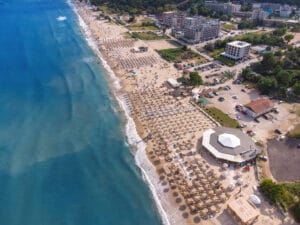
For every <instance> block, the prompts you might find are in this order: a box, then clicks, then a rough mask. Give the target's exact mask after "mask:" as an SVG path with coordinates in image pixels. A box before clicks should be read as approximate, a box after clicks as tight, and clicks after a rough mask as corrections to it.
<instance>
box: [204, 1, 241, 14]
mask: <svg viewBox="0 0 300 225" xmlns="http://www.w3.org/2000/svg"><path fill="white" fill-rule="evenodd" d="M204 4H205V6H206V7H207V8H209V9H211V10H214V11H217V12H223V13H225V14H233V13H236V12H239V11H240V10H241V7H242V6H241V5H240V4H232V3H231V2H228V3H219V2H216V1H205V3H204Z"/></svg>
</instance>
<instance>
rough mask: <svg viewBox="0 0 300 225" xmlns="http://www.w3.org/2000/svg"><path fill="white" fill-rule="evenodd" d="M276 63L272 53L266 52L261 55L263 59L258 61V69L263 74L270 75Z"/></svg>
mask: <svg viewBox="0 0 300 225" xmlns="http://www.w3.org/2000/svg"><path fill="white" fill-rule="evenodd" d="M277 64H278V60H276V58H275V57H274V54H273V53H271V52H270V53H266V54H265V55H264V56H263V60H262V61H261V63H260V70H261V73H262V74H263V75H270V74H271V73H272V72H273V70H274V68H275V67H276V65H277Z"/></svg>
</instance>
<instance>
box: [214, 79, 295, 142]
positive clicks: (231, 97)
mask: <svg viewBox="0 0 300 225" xmlns="http://www.w3.org/2000/svg"><path fill="white" fill-rule="evenodd" d="M226 84H227V85H225V84H222V85H217V86H214V88H215V89H221V87H222V89H221V90H219V91H217V92H216V93H217V96H216V95H211V96H213V97H212V98H208V100H209V101H210V102H212V103H213V105H214V106H215V107H217V108H219V109H221V110H222V111H223V112H224V113H227V114H228V115H229V116H230V117H232V118H234V119H237V120H238V121H239V123H240V124H241V125H243V126H245V127H244V128H243V129H244V131H245V132H247V131H253V132H254V134H256V135H255V136H254V138H255V139H256V140H262V141H266V140H267V139H269V138H272V137H275V138H276V137H278V134H276V133H275V132H274V131H275V129H280V130H281V131H283V133H284V132H285V131H287V130H288V129H289V128H290V127H291V126H292V125H293V124H294V122H292V121H295V119H296V115H295V114H291V113H290V110H291V108H292V105H291V104H287V103H282V104H278V101H275V107H277V109H278V112H279V113H278V114H277V113H273V112H272V113H269V115H271V116H269V118H268V119H266V118H264V117H259V118H258V122H256V121H254V120H253V119H252V118H250V117H249V116H247V115H244V114H242V113H241V112H238V111H237V110H236V108H235V107H236V105H244V104H247V103H249V102H250V101H252V100H255V99H257V98H261V97H266V96H262V95H259V93H258V92H257V91H256V90H254V89H248V88H246V87H245V86H244V85H241V84H232V81H228V82H226ZM225 86H229V88H225V90H224V87H225ZM221 99H222V100H221ZM282 121H285V123H282Z"/></svg>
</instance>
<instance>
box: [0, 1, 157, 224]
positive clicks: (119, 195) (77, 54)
mask: <svg viewBox="0 0 300 225" xmlns="http://www.w3.org/2000/svg"><path fill="white" fill-rule="evenodd" d="M0 15H1V20H0V181H1V183H0V184H1V185H0V223H1V224H5V225H65V224H66V225H77V224H78V225H99V224H101V225H102V224H103V225H108V224H109V225H110V224H111V225H114V224H118V225H123V224H124V225H126V224H128V225H139V224H143V225H148V224H149V225H150V224H151V225H156V224H161V222H160V218H159V215H158V213H157V211H156V209H155V205H154V202H153V200H152V198H151V194H150V192H149V189H148V187H147V185H146V184H145V183H144V181H143V180H142V178H141V174H140V172H139V170H138V168H137V167H136V166H135V162H134V159H133V156H132V155H131V153H130V149H129V148H128V146H127V145H126V142H125V137H124V134H123V132H122V130H123V127H124V121H123V120H122V117H121V115H120V114H119V113H118V110H116V108H117V103H116V102H115V101H114V99H113V98H112V97H111V96H112V93H111V92H110V91H109V89H108V83H107V80H106V79H105V71H104V68H103V67H102V66H101V65H100V64H99V62H98V59H97V57H96V56H95V54H94V53H93V52H92V50H91V49H90V48H89V46H88V45H87V43H86V41H85V40H84V37H83V35H82V33H81V31H80V28H79V26H78V24H77V18H76V15H75V14H74V12H73V11H72V10H71V9H70V7H69V5H68V4H66V2H65V1H64V0H2V1H1V2H0Z"/></svg>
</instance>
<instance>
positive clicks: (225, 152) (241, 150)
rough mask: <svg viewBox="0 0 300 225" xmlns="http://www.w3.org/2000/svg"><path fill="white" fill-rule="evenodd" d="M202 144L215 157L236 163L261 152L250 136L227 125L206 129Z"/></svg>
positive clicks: (249, 158)
mask: <svg viewBox="0 0 300 225" xmlns="http://www.w3.org/2000/svg"><path fill="white" fill-rule="evenodd" d="M222 139H224V142H223V141H222ZM202 145H203V147H205V148H206V149H207V150H208V151H209V152H210V153H212V154H213V155H214V156H215V157H216V158H218V159H222V160H227V161H231V162H236V163H241V162H245V161H248V160H251V159H253V158H255V157H256V155H257V154H258V153H260V152H261V149H260V148H259V147H258V146H257V145H256V144H255V142H254V141H253V140H252V138H251V137H249V136H248V135H247V134H245V133H243V132H242V131H241V130H239V129H235V128H228V127H216V128H214V129H209V130H206V131H205V132H204V133H203V140H202Z"/></svg>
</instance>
